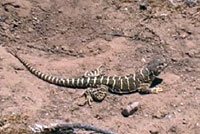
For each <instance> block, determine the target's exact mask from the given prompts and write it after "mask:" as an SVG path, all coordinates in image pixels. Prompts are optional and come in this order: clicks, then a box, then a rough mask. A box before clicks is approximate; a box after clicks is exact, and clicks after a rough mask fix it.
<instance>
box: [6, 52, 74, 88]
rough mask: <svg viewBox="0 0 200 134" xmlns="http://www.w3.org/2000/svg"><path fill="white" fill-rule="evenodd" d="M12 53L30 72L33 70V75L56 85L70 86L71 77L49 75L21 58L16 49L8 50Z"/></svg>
mask: <svg viewBox="0 0 200 134" xmlns="http://www.w3.org/2000/svg"><path fill="white" fill-rule="evenodd" d="M7 51H8V52H9V53H10V54H12V55H13V56H14V57H16V58H17V59H18V60H19V61H20V62H21V63H22V64H23V65H24V66H25V67H26V68H27V69H28V71H29V72H31V73H32V74H33V75H35V76H36V77H38V78H40V79H42V80H44V81H46V82H48V83H51V84H54V85H59V86H66V87H70V84H69V80H70V79H63V78H59V77H55V76H52V75H48V74H45V73H42V72H41V71H39V70H37V69H35V68H34V67H33V66H32V65H31V64H29V63H28V62H27V61H26V60H24V59H23V58H21V57H20V56H19V55H18V54H17V52H16V51H14V50H10V49H9V50H7Z"/></svg>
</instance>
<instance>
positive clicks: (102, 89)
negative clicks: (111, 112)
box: [11, 53, 167, 104]
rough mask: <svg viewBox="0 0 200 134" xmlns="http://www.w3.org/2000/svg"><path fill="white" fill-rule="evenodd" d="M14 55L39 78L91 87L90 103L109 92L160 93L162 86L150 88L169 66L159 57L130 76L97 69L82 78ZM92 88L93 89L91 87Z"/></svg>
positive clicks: (87, 92) (77, 86)
mask: <svg viewBox="0 0 200 134" xmlns="http://www.w3.org/2000/svg"><path fill="white" fill-rule="evenodd" d="M11 54H12V55H14V56H15V57H16V58H17V59H18V60H19V61H20V62H21V63H22V64H23V65H24V66H25V67H26V68H27V69H28V70H29V71H30V72H31V73H32V74H34V75H35V76H37V77H38V78H40V79H42V80H44V81H46V82H49V83H51V84H55V85H58V86H63V87H69V88H82V89H85V88H90V89H89V90H87V91H86V92H85V97H86V99H87V101H88V103H89V104H91V101H92V100H95V101H102V100H103V99H104V98H105V96H106V93H107V92H111V93H116V94H127V93H133V92H136V91H138V92H141V93H158V92H160V91H162V90H161V89H160V88H157V87H156V88H150V85H151V83H152V81H153V80H154V79H155V78H156V76H158V75H159V74H160V73H161V72H162V71H163V70H164V69H165V68H166V66H167V64H166V61H165V59H164V58H157V59H154V60H152V61H151V62H149V63H148V64H147V65H146V66H145V67H143V68H141V69H139V70H138V71H136V72H135V73H134V74H130V75H128V76H122V77H120V76H105V75H102V74H101V73H100V71H99V70H98V69H97V70H95V71H91V72H87V73H86V74H85V76H83V77H80V78H59V77H55V76H51V75H47V74H44V73H42V72H40V71H39V70H37V69H35V68H34V67H32V66H31V65H30V64H29V63H28V62H26V61H25V60H24V59H23V58H21V57H20V56H19V55H17V54H16V53H11ZM91 88H92V89H91Z"/></svg>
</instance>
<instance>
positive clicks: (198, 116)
mask: <svg viewBox="0 0 200 134" xmlns="http://www.w3.org/2000/svg"><path fill="white" fill-rule="evenodd" d="M6 48H15V49H17V50H18V53H19V54H20V55H21V56H22V57H24V59H26V60H27V61H29V62H30V63H31V64H32V65H33V66H34V67H36V68H37V69H39V70H41V71H42V72H44V73H47V74H53V75H55V76H62V77H77V76H81V75H83V74H84V72H85V71H87V70H91V69H94V68H97V67H98V66H100V65H104V66H105V67H106V70H107V74H108V75H126V74H129V73H133V72H134V71H135V70H136V69H137V68H140V67H142V66H143V65H144V64H145V63H146V62H148V61H150V60H151V59H152V57H153V56H155V55H164V56H165V57H167V58H168V59H169V61H170V65H169V66H168V68H167V69H166V70H165V71H164V72H163V73H162V74H161V75H160V77H161V78H162V79H163V82H162V83H161V84H160V85H159V86H160V87H162V88H163V89H164V90H165V92H162V93H159V94H150V95H140V94H138V93H135V94H129V95H123V96H119V95H114V94H109V95H108V97H107V98H106V99H105V100H104V101H103V102H101V103H93V105H92V108H90V107H89V106H87V105H86V106H79V105H78V104H79V103H80V102H81V101H82V98H80V96H81V95H82V94H83V92H84V90H75V89H70V88H64V87H58V86H55V85H51V84H49V83H46V82H44V81H42V80H40V79H38V78H37V77H35V76H33V75H32V74H31V73H30V72H28V71H27V69H26V68H25V67H24V66H23V65H22V64H21V63H20V62H19V61H18V60H17V59H16V58H15V57H13V56H12V55H11V54H9V53H8V52H7V51H6ZM136 101H137V102H139V103H140V107H139V110H138V111H137V112H136V113H134V114H133V115H132V116H130V117H128V118H125V117H123V116H122V114H121V111H122V109H123V108H124V107H126V106H127V105H128V104H129V103H132V102H136ZM0 112H1V118H0V133H2V134H22V133H24V134H25V133H29V132H28V131H29V126H34V124H35V123H38V124H50V123H55V122H59V121H67V122H71V123H84V124H92V125H95V126H99V127H101V128H104V129H108V130H112V131H115V132H117V133H119V134H200V6H199V3H197V4H196V5H193V4H190V5H187V4H186V3H184V2H172V1H171V2H170V1H166V0H148V1H146V2H142V1H135V0H108V1H106V0H73V1H71V0H42V1H41V0H2V1H0ZM30 133H31V132H30ZM83 133H84V132H83Z"/></svg>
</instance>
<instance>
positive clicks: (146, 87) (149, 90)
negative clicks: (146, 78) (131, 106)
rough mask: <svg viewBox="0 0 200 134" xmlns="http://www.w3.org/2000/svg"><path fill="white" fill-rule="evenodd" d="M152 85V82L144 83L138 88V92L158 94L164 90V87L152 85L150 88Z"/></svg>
mask: <svg viewBox="0 0 200 134" xmlns="http://www.w3.org/2000/svg"><path fill="white" fill-rule="evenodd" d="M150 86H151V84H150V83H142V84H141V85H140V87H139V88H138V92H139V93H142V94H150V93H152V94H157V93H159V92H162V91H163V89H162V88H160V87H151V88H150Z"/></svg>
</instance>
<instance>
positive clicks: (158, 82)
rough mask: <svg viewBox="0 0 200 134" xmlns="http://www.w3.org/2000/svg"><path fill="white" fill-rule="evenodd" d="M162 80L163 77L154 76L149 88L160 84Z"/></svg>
mask: <svg viewBox="0 0 200 134" xmlns="http://www.w3.org/2000/svg"><path fill="white" fill-rule="evenodd" d="M162 81H163V79H161V78H157V77H156V78H155V79H154V80H153V81H152V83H151V86H150V88H152V87H156V86H157V85H159V84H161V83H162Z"/></svg>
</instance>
